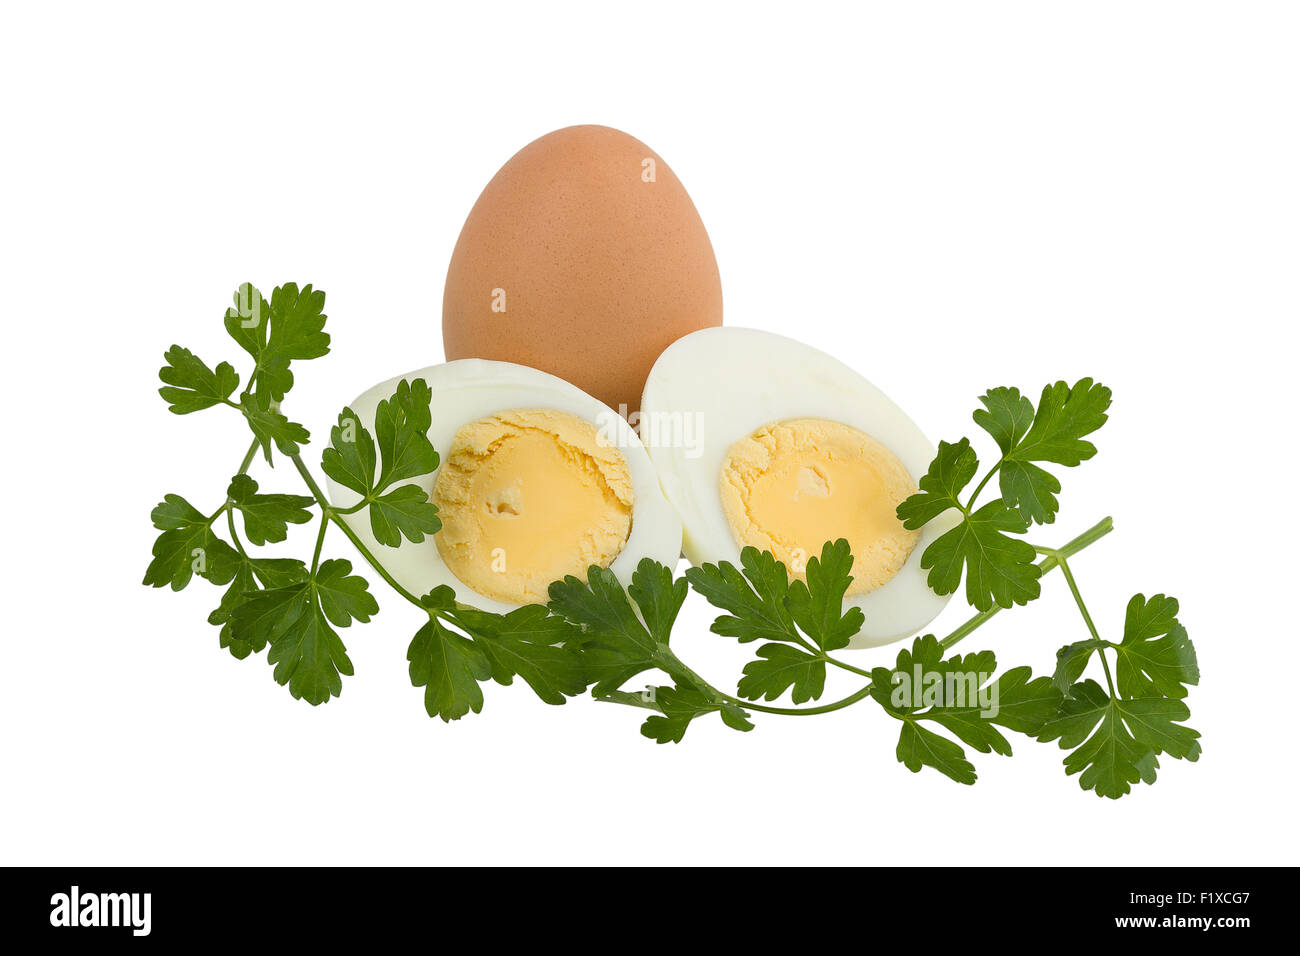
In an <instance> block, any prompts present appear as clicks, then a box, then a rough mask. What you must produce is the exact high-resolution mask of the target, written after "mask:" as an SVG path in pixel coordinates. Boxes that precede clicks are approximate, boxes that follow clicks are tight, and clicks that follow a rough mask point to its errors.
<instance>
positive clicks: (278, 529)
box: [226, 475, 316, 545]
mask: <svg viewBox="0 0 1300 956" xmlns="http://www.w3.org/2000/svg"><path fill="white" fill-rule="evenodd" d="M226 495H227V496H228V497H229V499H230V501H231V504H232V506H233V507H235V508H237V509H238V510H239V512H240V513H241V514H242V515H243V516H244V532H245V533H246V534H247V535H248V540H250V541H252V542H253V544H256V545H263V544H266V543H267V542H268V541H272V542H274V541H283V540H284V539H285V538H286V537H288V534H289V530H288V526H289V525H290V524H306V523H307V522H308V521H310V520H311V512H310V511H308V510H307V509H308V508H310V507H311V506H312V505H314V504H315V503H316V499H315V498H311V497H309V496H307V495H281V494H273V495H264V494H258V491H257V482H256V481H254V480H253V479H252V478H250V477H249V476H248V475H235V477H234V478H232V479H231V481H230V487H229V488H228V489H227V491H226Z"/></svg>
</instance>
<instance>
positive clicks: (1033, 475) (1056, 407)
mask: <svg viewBox="0 0 1300 956" xmlns="http://www.w3.org/2000/svg"><path fill="white" fill-rule="evenodd" d="M1110 395H1111V393H1110V389H1109V388H1107V387H1106V386H1104V385H1098V384H1095V383H1094V382H1093V381H1092V379H1090V378H1084V379H1080V380H1079V381H1078V382H1077V383H1075V385H1074V387H1073V388H1071V387H1069V386H1068V385H1066V384H1065V382H1057V383H1056V384H1054V385H1048V386H1047V387H1045V388H1044V389H1043V394H1042V397H1041V398H1040V399H1039V402H1038V409H1037V411H1036V412H1035V411H1034V407H1033V404H1032V403H1031V402H1030V401H1029V399H1028V398H1025V397H1024V396H1022V395H1021V394H1020V392H1019V390H1018V389H1015V388H995V389H991V390H990V391H989V392H988V393H986V394H985V395H984V396H982V397H981V398H980V401H981V402H982V403H983V404H984V408H983V409H981V410H979V411H976V412H975V414H974V418H975V422H976V424H978V425H979V426H980V427H981V428H983V429H984V430H985V431H987V432H988V433H989V434H990V435H992V436H993V439H994V441H996V442H997V443H998V447H999V448H1000V449H1001V450H1002V461H1001V465H1000V473H999V476H998V478H999V485H1000V488H1001V491H1002V498H1003V500H1004V501H1006V503H1007V504H1008V505H1010V506H1011V507H1013V508H1016V509H1018V510H1019V511H1020V514H1021V516H1022V517H1023V518H1024V519H1025V520H1026V521H1032V522H1035V523H1038V524H1050V523H1051V522H1052V521H1054V520H1056V512H1057V509H1058V508H1059V507H1060V505H1059V503H1058V502H1057V500H1056V494H1057V492H1059V491H1060V490H1061V483H1060V481H1058V480H1057V478H1056V477H1055V476H1054V475H1052V474H1051V473H1050V472H1048V471H1045V470H1044V469H1042V468H1040V467H1038V465H1036V464H1034V462H1053V463H1055V464H1059V465H1065V466H1066V467H1074V466H1076V465H1078V464H1079V463H1080V462H1082V461H1086V460H1087V459H1089V458H1091V457H1092V456H1093V455H1095V454H1096V453H1097V449H1096V446H1094V445H1093V444H1092V443H1091V442H1088V441H1084V436H1085V435H1089V434H1091V433H1092V432H1094V431H1096V430H1097V429H1099V428H1101V426H1102V425H1104V424H1105V423H1106V418H1107V415H1106V409H1107V408H1109V407H1110ZM1030 415H1032V425H1030V426H1029V427H1026V423H1027V419H1028V416H1030Z"/></svg>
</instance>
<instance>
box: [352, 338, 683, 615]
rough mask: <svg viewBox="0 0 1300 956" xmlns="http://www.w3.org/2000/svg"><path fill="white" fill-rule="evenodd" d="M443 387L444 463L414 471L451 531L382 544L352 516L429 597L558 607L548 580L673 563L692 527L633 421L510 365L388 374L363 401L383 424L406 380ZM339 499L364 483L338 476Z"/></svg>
mask: <svg viewBox="0 0 1300 956" xmlns="http://www.w3.org/2000/svg"><path fill="white" fill-rule="evenodd" d="M417 378H422V379H424V380H425V381H426V382H427V383H428V384H429V387H430V389H431V390H432V393H433V400H432V402H431V405H430V412H431V422H430V425H429V430H428V437H429V440H430V442H432V444H433V447H434V449H435V450H436V451H437V452H438V458H439V461H438V468H437V470H436V471H434V472H432V473H430V474H427V475H421V476H419V477H417V478H413V479H409V480H407V481H405V482H402V484H411V483H414V484H416V485H418V486H419V487H420V488H421V489H423V490H424V491H425V492H426V493H427V494H428V495H429V497H430V499H431V500H432V501H433V502H434V503H435V504H436V505H438V511H439V517H440V519H441V520H442V530H440V531H439V532H437V533H436V534H434V535H427V536H425V538H424V540H423V541H421V542H412V541H408V540H405V539H403V541H402V543H401V544H400V545H398V546H397V547H386V546H384V545H381V544H380V543H379V542H378V541H376V540H375V537H374V534H373V532H372V531H371V527H370V518H369V515H368V513H367V510H366V509H362V510H361V511H359V512H357V513H356V514H351V515H343V516H342V517H343V520H344V521H346V522H347V523H348V526H349V527H350V528H351V529H352V530H353V531H354V532H356V534H357V536H358V537H359V538H360V539H361V541H362V542H363V543H364V544H365V545H366V546H367V547H368V548H370V549H371V551H372V552H373V553H374V554H375V555H376V556H377V557H378V558H379V560H380V561H382V562H383V564H384V566H385V567H386V568H387V569H388V571H389V572H390V573H391V574H392V575H393V577H394V578H395V579H396V581H397V582H398V583H399V584H400V585H402V586H403V587H404V588H406V589H407V590H409V591H411V592H412V593H414V594H416V595H424V594H427V593H428V592H429V591H431V590H433V589H434V588H436V587H438V586H439V585H443V584H445V585H449V586H451V587H452V588H454V589H455V591H456V599H457V600H458V601H460V602H461V603H464V604H469V605H472V606H474V607H477V608H480V609H482V610H485V611H494V612H497V613H505V612H507V611H510V610H512V609H514V608H516V607H520V606H522V605H524V604H539V603H545V602H546V600H547V593H546V592H547V586H548V585H549V584H550V583H551V582H552V581H554V580H558V579H560V578H563V577H564V576H565V575H566V574H574V575H577V576H578V577H581V578H584V579H585V578H586V572H587V567H588V566H589V565H591V564H598V565H600V566H602V567H607V568H609V569H610V570H611V571H612V572H613V573H614V575H615V577H617V578H618V580H619V581H620V582H622V583H623V584H624V585H625V586H626V585H627V584H628V583H630V582H631V580H632V572H633V571H634V570H635V569H636V566H637V564H638V563H639V562H640V561H641V559H642V558H646V557H649V558H653V559H654V560H656V561H659V562H661V563H663V564H665V565H667V566H669V567H673V566H674V565H675V564H676V562H677V559H678V557H679V556H680V553H681V522H680V521H679V519H678V517H677V514H676V512H675V510H674V509H673V507H672V506H671V505H670V504H669V503H668V501H667V499H666V498H665V497H664V495H663V492H662V491H661V489H660V486H659V481H658V477H657V476H656V474H655V471H654V466H653V465H652V464H651V462H650V458H649V456H648V455H647V454H646V450H645V448H644V446H643V445H642V444H641V441H640V439H639V438H638V437H637V435H636V432H635V431H633V429H632V428H631V427H630V426H629V425H628V423H627V422H626V421H625V420H624V419H623V418H622V416H620V415H618V414H617V413H615V412H613V411H612V410H611V409H609V408H608V407H607V406H605V405H604V404H602V403H601V402H600V401H598V400H597V399H595V398H593V397H592V396H590V395H588V394H587V393H586V392H583V391H582V390H581V389H579V388H577V387H576V386H574V385H571V384H569V383H568V382H566V381H564V380H563V379H559V378H556V377H555V376H553V375H548V374H547V373H545V372H540V371H538V370H536V369H532V368H528V367H526V366H522V365H514V364H511V363H508V362H493V361H487V360H482V359H463V360H460V361H455V362H448V363H446V364H444V365H435V366H431V367H429V368H423V369H419V370H418V371H414V372H410V373H408V374H406V375H401V376H398V377H397V378H393V379H390V380H388V381H386V382H381V383H380V384H378V385H376V386H375V387H374V388H371V389H368V390H367V391H366V392H364V393H363V394H362V395H360V396H359V397H358V398H357V399H356V401H354V402H352V403H351V405H349V407H350V408H351V409H352V411H353V413H354V414H355V415H356V416H357V419H358V421H359V422H360V424H362V425H364V426H365V427H366V428H367V429H369V430H370V431H371V433H372V434H373V432H374V423H375V414H376V410H377V409H378V406H379V403H380V402H381V401H384V400H386V399H388V398H390V397H391V396H392V394H393V392H394V391H395V390H396V388H397V385H398V383H399V382H401V381H402V380H403V379H406V380H408V381H414V380H415V379H417ZM328 491H329V497H330V500H331V502H333V504H334V505H335V506H337V507H339V508H349V507H351V506H353V505H355V504H356V503H358V502H359V501H360V500H361V496H360V495H359V494H357V492H355V491H353V490H351V489H349V488H346V487H344V486H342V485H340V484H338V483H337V482H335V481H333V480H329V481H328Z"/></svg>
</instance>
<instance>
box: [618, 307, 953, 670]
mask: <svg viewBox="0 0 1300 956" xmlns="http://www.w3.org/2000/svg"><path fill="white" fill-rule="evenodd" d="M638 425H639V428H640V433H641V437H642V439H643V440H644V441H645V443H646V445H647V446H648V448H649V453H650V457H651V460H652V461H653V462H654V464H655V467H656V470H657V471H658V473H659V479H660V482H661V484H662V487H663V489H664V493H665V494H666V495H667V496H668V499H669V501H671V502H672V504H673V505H674V506H675V508H676V509H677V513H678V514H679V515H680V517H681V521H682V526H683V532H684V538H683V548H684V551H685V554H686V557H687V558H688V559H689V560H690V561H691V563H692V564H695V565H699V564H703V563H717V562H719V561H729V562H731V563H732V564H733V565H735V566H737V567H739V566H740V552H741V549H742V548H744V547H746V546H753V547H755V548H757V549H758V550H760V551H764V550H766V551H771V552H772V554H773V555H774V556H775V557H776V558H777V560H779V561H781V562H783V563H784V564H785V566H786V568H787V569H788V570H789V571H790V572H791V574H792V575H793V576H795V577H802V576H803V572H804V568H805V567H806V564H807V562H808V560H809V558H811V557H815V556H817V555H819V554H820V553H821V550H822V545H823V544H825V543H826V542H827V541H832V540H836V539H838V538H846V539H848V542H849V545H850V547H851V549H852V552H853V569H852V574H853V581H852V583H851V584H850V586H849V590H848V593H847V595H846V596H845V599H844V605H845V607H846V608H847V607H849V606H856V607H860V608H861V609H862V611H863V614H864V616H865V618H866V623H865V625H864V626H863V629H862V631H861V632H860V633H859V634H858V636H857V637H856V638H855V639H854V642H853V644H852V645H851V646H855V647H868V646H873V645H877V644H884V643H888V642H889V641H892V640H897V639H899V638H902V637H906V636H908V635H910V634H913V633H915V632H917V631H919V630H920V629H921V628H923V627H925V625H926V624H928V623H929V622H930V621H931V620H932V619H933V618H934V617H935V616H936V615H937V614H938V613H939V611H941V610H942V609H943V607H944V605H945V604H946V603H947V600H948V598H947V597H946V596H940V595H937V594H935V593H934V591H932V590H931V589H930V587H929V585H928V584H927V583H926V574H925V572H924V571H923V570H922V569H921V566H920V559H921V553H922V552H923V551H924V550H925V548H926V546H927V545H928V544H929V543H930V542H931V541H932V540H934V539H935V538H936V537H938V536H939V535H940V534H942V533H943V532H944V531H946V530H948V529H949V528H951V527H953V526H954V521H955V516H953V515H948V516H940V517H939V518H937V519H935V520H934V521H931V522H930V523H929V524H928V525H926V526H925V527H924V528H922V529H921V530H920V531H908V530H906V529H905V528H903V526H902V523H901V522H900V521H899V520H898V518H897V516H896V514H895V508H897V506H898V504H899V502H901V501H902V500H903V499H904V498H906V497H908V495H911V494H913V493H915V492H916V490H917V483H918V481H919V480H920V478H921V476H923V475H924V474H925V472H926V470H927V468H928V467H929V464H930V461H931V460H932V459H933V457H934V454H935V449H934V446H933V445H932V444H930V442H929V440H928V439H927V438H926V437H925V435H924V434H923V433H922V432H921V430H920V429H919V428H918V427H917V426H916V425H915V424H914V423H913V422H912V420H911V419H910V418H908V416H907V415H906V414H905V413H904V412H903V410H902V409H900V408H899V407H898V406H897V405H895V404H894V403H893V402H892V401H890V399H889V398H888V397H887V396H886V395H885V394H884V393H883V392H881V391H880V390H879V389H877V388H876V387H875V386H874V385H872V384H871V383H870V382H868V381H867V380H866V379H865V378H863V377H862V376H861V375H859V374H857V373H856V372H854V371H853V370H852V369H850V368H849V367H848V366H846V365H845V364H843V363H842V362H840V361H839V360H837V359H835V358H832V357H831V356H829V355H827V354H825V353H823V352H820V351H818V350H816V349H814V348H811V347H810V346H807V345H804V344H802V343H799V342H796V341H794V340H792V339H788V338H785V337H784V336H780V335H774V334H772V333H768V332H760V331H757V330H754V329H742V328H715V329H704V330H701V331H699V332H694V333H691V334H690V335H687V336H685V337H683V338H681V339H678V340H677V341H676V342H675V343H673V344H672V345H670V346H669V347H668V349H667V350H666V351H665V352H664V353H663V354H662V355H661V356H660V357H659V359H658V361H657V362H656V363H655V365H654V367H653V368H652V369H651V371H650V377H649V379H648V380H647V382H646V388H645V394H644V395H643V396H642V400H641V417H640V421H639V423H638Z"/></svg>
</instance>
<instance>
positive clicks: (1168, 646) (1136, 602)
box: [1113, 594, 1201, 699]
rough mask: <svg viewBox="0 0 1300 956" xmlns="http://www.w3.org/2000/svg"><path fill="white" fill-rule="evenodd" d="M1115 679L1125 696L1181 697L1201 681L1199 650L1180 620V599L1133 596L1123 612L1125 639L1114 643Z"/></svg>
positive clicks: (1159, 595)
mask: <svg viewBox="0 0 1300 956" xmlns="http://www.w3.org/2000/svg"><path fill="white" fill-rule="evenodd" d="M1113 647H1114V649H1115V652H1116V657H1117V659H1118V666H1117V674H1116V679H1117V681H1118V683H1119V692H1120V694H1121V695H1122V696H1124V697H1143V696H1146V695H1158V696H1161V697H1172V698H1175V699H1181V698H1183V697H1186V696H1187V686H1188V685H1195V684H1197V683H1199V682H1200V679H1201V672H1200V668H1199V667H1197V664H1196V649H1195V648H1194V647H1193V646H1192V642H1191V639H1190V638H1189V637H1188V636H1187V629H1186V628H1184V627H1183V626H1182V625H1181V624H1179V623H1178V601H1177V600H1176V599H1174V598H1171V597H1166V596H1165V595H1163V594H1156V595H1153V596H1152V597H1151V599H1150V600H1147V599H1146V598H1145V597H1143V596H1142V595H1141V594H1135V595H1133V597H1132V599H1131V600H1130V601H1129V603H1128V610H1127V611H1126V613H1125V615H1124V639H1123V641H1122V642H1121V643H1120V644H1118V645H1113Z"/></svg>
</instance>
